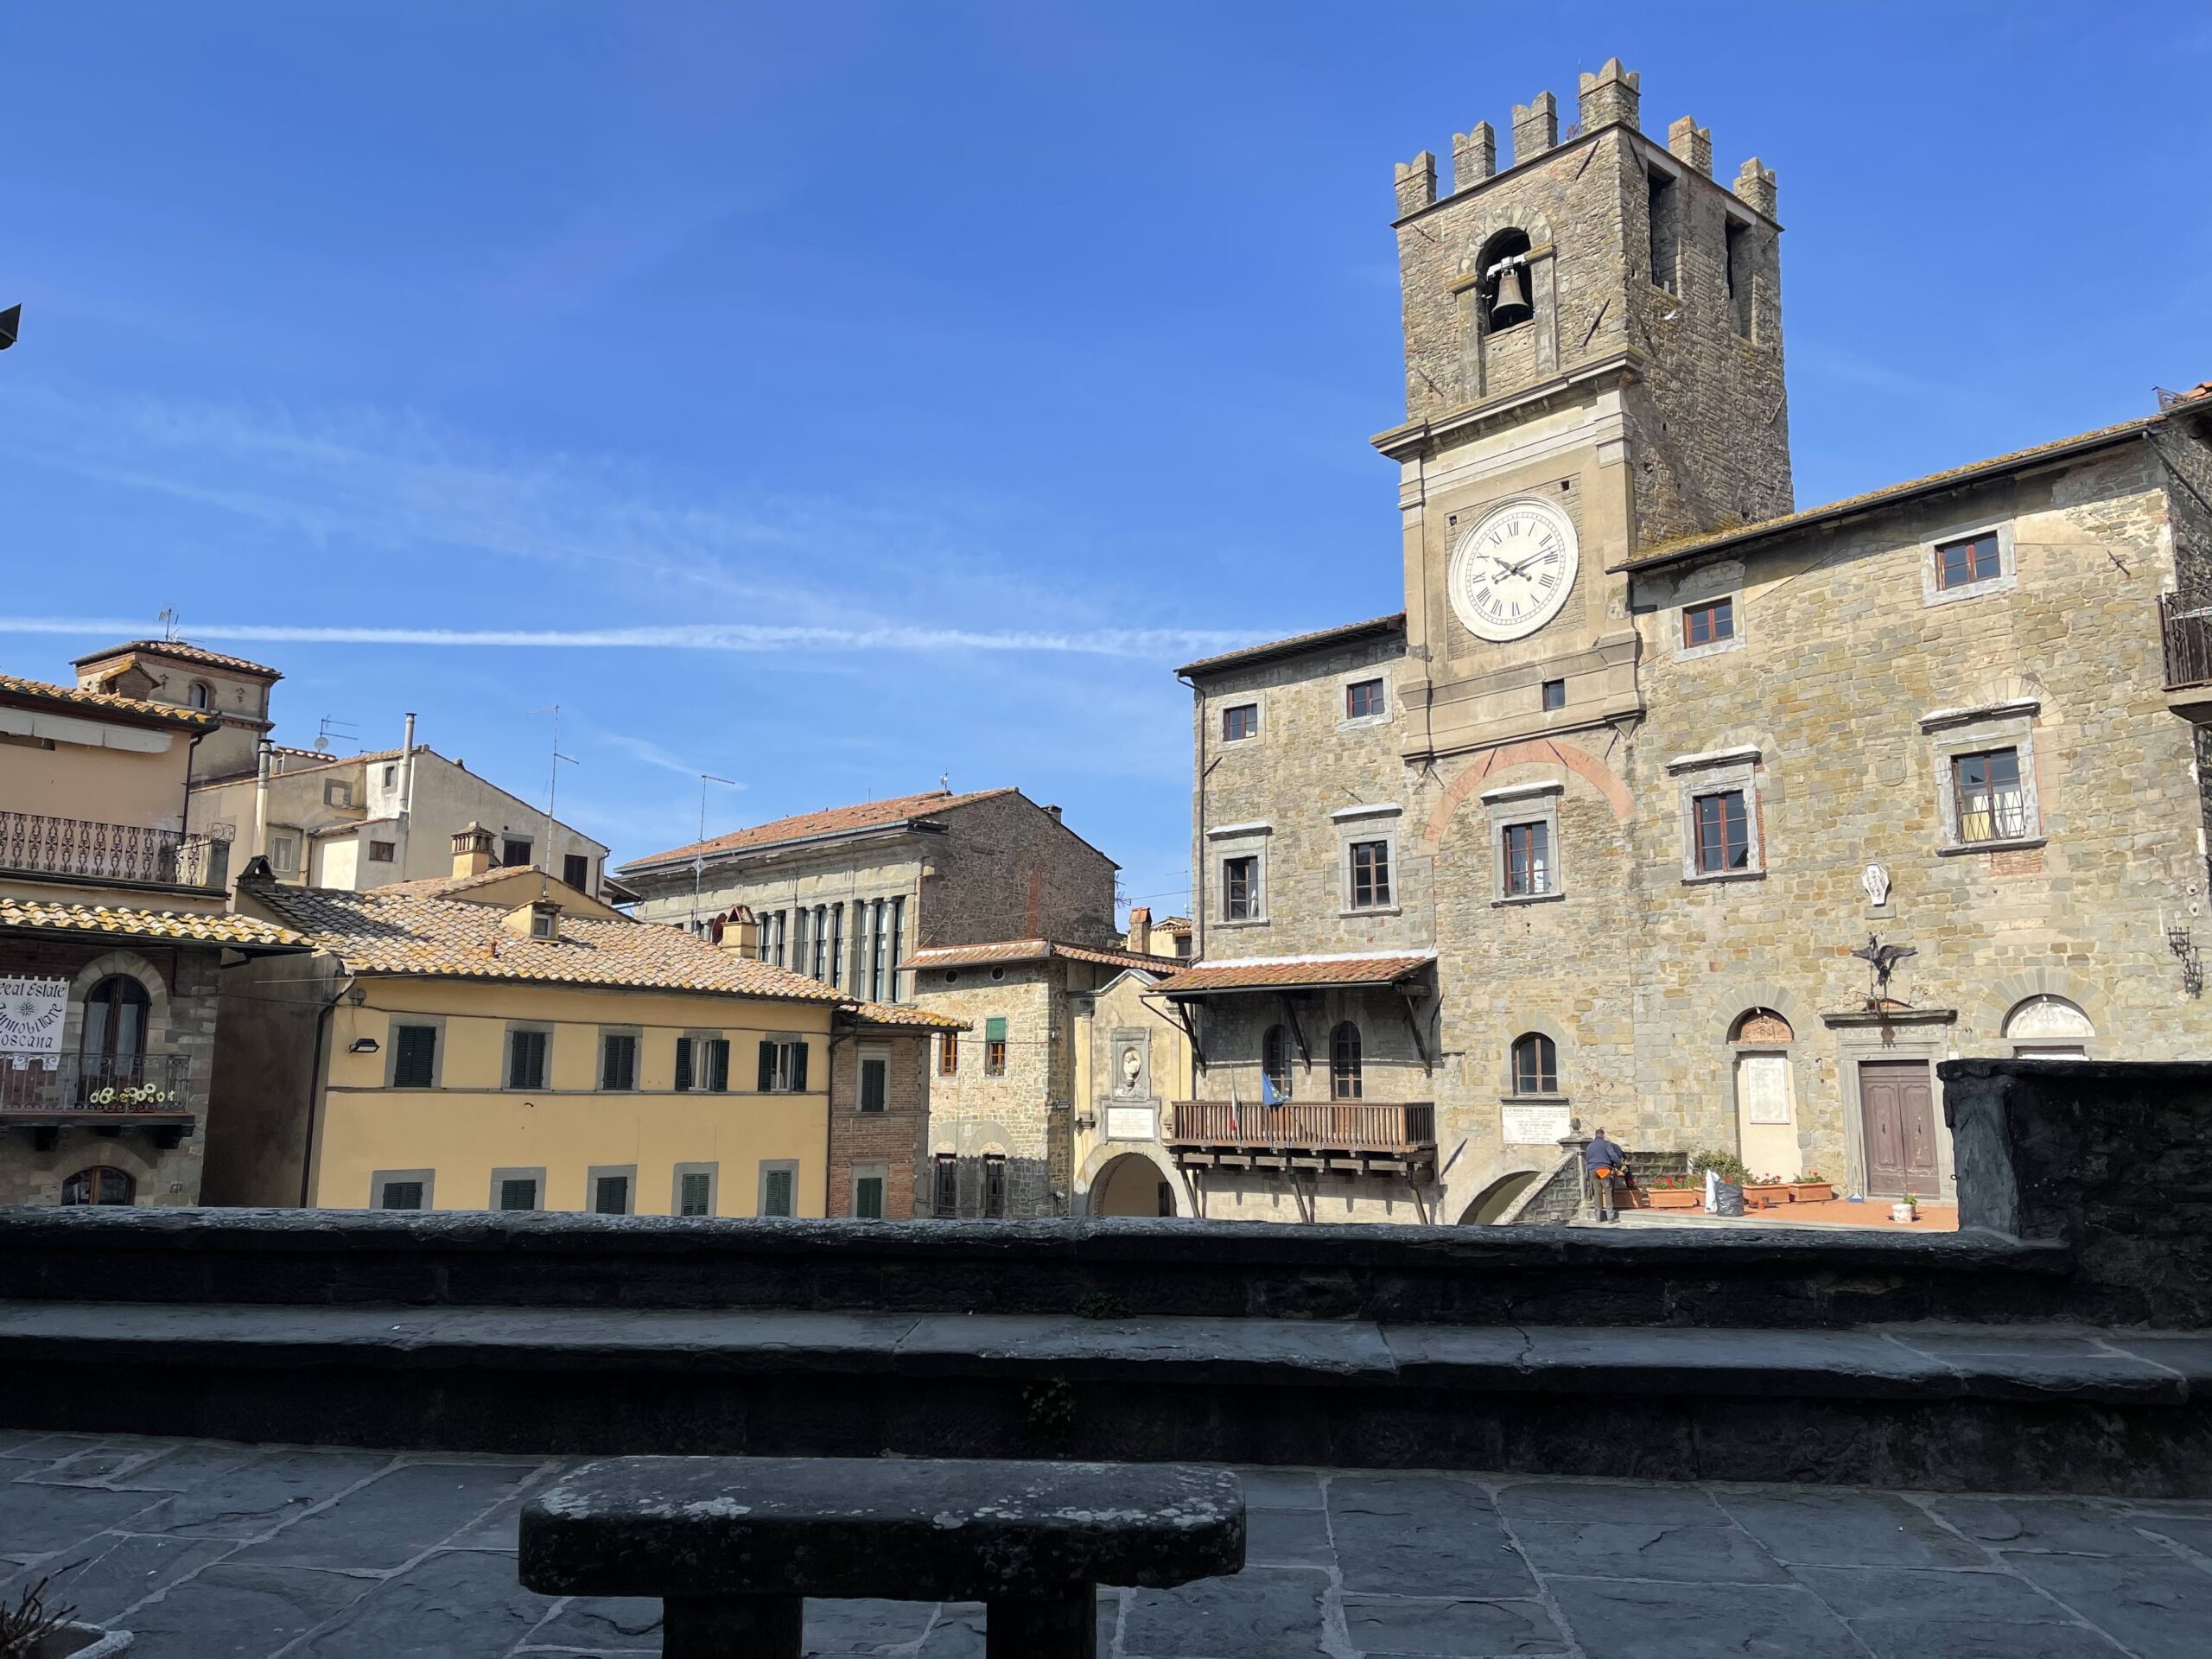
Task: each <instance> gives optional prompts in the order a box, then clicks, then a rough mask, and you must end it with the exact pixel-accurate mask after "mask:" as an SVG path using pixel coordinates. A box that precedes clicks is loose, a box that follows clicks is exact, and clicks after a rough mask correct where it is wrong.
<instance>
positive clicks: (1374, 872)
mask: <svg viewBox="0 0 2212 1659" xmlns="http://www.w3.org/2000/svg"><path fill="white" fill-rule="evenodd" d="M1346 853H1347V856H1348V857H1349V858H1350V860H1351V907H1352V908H1353V909H1354V910H1387V909H1388V908H1389V906H1390V905H1391V903H1392V899H1391V894H1390V843H1389V842H1387V841H1355V842H1352V843H1351V846H1350V847H1349V848H1348V849H1346Z"/></svg>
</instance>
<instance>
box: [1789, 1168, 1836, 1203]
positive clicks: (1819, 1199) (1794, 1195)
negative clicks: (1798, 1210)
mask: <svg viewBox="0 0 2212 1659" xmlns="http://www.w3.org/2000/svg"><path fill="white" fill-rule="evenodd" d="M1834 1197H1835V1185H1834V1183H1833V1182H1831V1181H1829V1180H1828V1179H1827V1178H1826V1177H1825V1176H1823V1175H1822V1174H1821V1172H1820V1171H1819V1170H1817V1169H1808V1170H1807V1171H1806V1172H1805V1173H1803V1174H1802V1175H1800V1176H1799V1177H1798V1178H1797V1179H1796V1180H1794V1181H1792V1182H1790V1183H1789V1198H1790V1201H1791V1202H1792V1203H1794V1204H1826V1203H1827V1201H1828V1200H1829V1199H1830V1198H1834Z"/></svg>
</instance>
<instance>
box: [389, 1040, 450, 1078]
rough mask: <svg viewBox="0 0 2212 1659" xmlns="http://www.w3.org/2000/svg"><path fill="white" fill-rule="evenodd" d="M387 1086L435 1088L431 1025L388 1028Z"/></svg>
mask: <svg viewBox="0 0 2212 1659" xmlns="http://www.w3.org/2000/svg"><path fill="white" fill-rule="evenodd" d="M391 1049H392V1054H391V1086H392V1087H393V1088H395V1089H432V1088H435V1087H436V1086H437V1071H438V1028H437V1027H435V1026H394V1027H392V1028H391Z"/></svg>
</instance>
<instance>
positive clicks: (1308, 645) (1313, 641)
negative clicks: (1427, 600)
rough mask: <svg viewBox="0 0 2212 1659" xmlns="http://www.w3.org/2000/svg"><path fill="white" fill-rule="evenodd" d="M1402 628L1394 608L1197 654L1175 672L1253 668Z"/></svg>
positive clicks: (1194, 673)
mask: <svg viewBox="0 0 2212 1659" xmlns="http://www.w3.org/2000/svg"><path fill="white" fill-rule="evenodd" d="M1405 629H1406V613H1404V612H1403V611H1398V612H1395V613H1392V614H1391V615H1389V616H1377V617H1372V618H1370V619H1369V620H1367V621H1364V622H1347V623H1345V624H1344V626H1342V627H1336V628H1322V629H1319V630H1318V631H1316V632H1313V633H1299V634H1293V635H1292V636H1291V637H1290V638H1288V639H1273V640H1270V641H1268V643H1267V644H1266V645H1247V646H1245V647H1244V649H1243V650H1242V651H1228V652H1223V653H1222V654H1221V655H1220V656H1218V657H1201V658H1198V660H1197V661H1196V662H1192V663H1185V664H1183V665H1182V666H1181V667H1180V668H1179V669H1177V670H1176V673H1178V674H1179V675H1185V676H1191V677H1196V676H1198V675H1203V674H1222V673H1227V672H1229V671H1232V670H1235V669H1240V668H1253V667H1256V666H1258V665H1259V664H1262V663H1270V662H1279V661H1281V660H1282V659H1283V658H1289V657H1306V656H1310V655H1313V653H1315V652H1323V651H1334V650H1337V649H1338V648H1340V647H1342V646H1344V645H1357V643H1358V642H1359V641H1361V640H1363V639H1381V638H1383V637H1384V636H1386V635H1389V634H1402V633H1403V632H1405Z"/></svg>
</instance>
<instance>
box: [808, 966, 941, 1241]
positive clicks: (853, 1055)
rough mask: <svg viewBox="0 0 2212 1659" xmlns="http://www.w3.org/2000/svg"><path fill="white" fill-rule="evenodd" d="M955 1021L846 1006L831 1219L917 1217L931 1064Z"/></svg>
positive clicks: (834, 1092) (832, 1062)
mask: <svg viewBox="0 0 2212 1659" xmlns="http://www.w3.org/2000/svg"><path fill="white" fill-rule="evenodd" d="M948 1028H956V1029H957V1027H954V1024H953V1022H952V1021H950V1020H936V1019H934V1018H932V1017H931V1016H929V1015H926V1014H921V1013H919V1012H918V1010H916V1009H912V1008H894V1007H887V1006H885V1005H883V1004H880V1003H867V1004H861V1005H858V1006H855V1007H847V1008H843V1009H841V1010H840V1011H839V1013H838V1015H837V1019H836V1025H835V1027H834V1028H833V1031H832V1034H831V1037H830V1040H829V1197H828V1201H827V1203H826V1205H825V1206H824V1208H823V1214H824V1215H828V1216H853V1217H861V1218H863V1219H868V1220H881V1221H910V1220H912V1218H913V1217H915V1216H916V1215H918V1214H922V1213H926V1212H925V1211H917V1210H916V1208H915V1207H914V1200H915V1194H916V1192H917V1190H918V1187H919V1185H920V1181H921V1177H922V1172H923V1170H924V1169H925V1167H926V1154H927V1147H928V1139H929V1123H930V1077H929V1068H930V1064H931V1059H932V1058H933V1052H932V1051H933V1047H934V1039H935V1038H936V1037H937V1035H938V1033H939V1032H940V1031H942V1030H944V1029H948Z"/></svg>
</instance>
